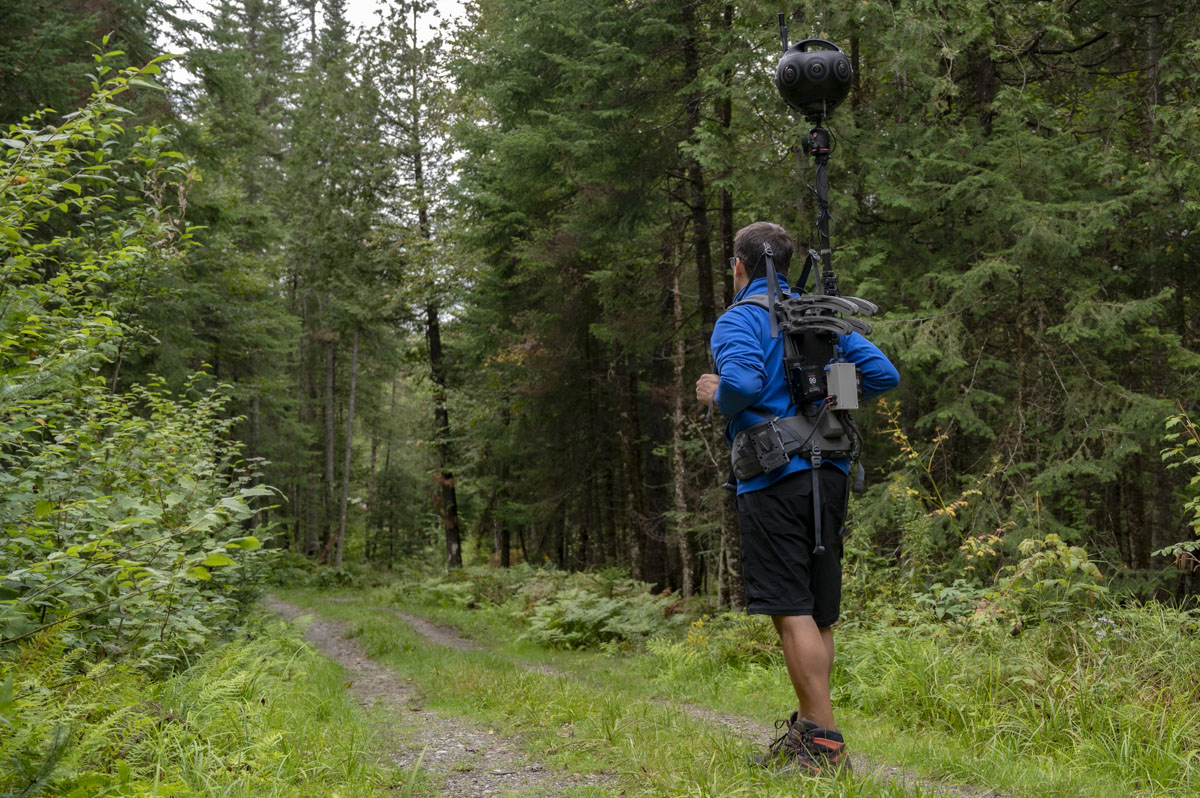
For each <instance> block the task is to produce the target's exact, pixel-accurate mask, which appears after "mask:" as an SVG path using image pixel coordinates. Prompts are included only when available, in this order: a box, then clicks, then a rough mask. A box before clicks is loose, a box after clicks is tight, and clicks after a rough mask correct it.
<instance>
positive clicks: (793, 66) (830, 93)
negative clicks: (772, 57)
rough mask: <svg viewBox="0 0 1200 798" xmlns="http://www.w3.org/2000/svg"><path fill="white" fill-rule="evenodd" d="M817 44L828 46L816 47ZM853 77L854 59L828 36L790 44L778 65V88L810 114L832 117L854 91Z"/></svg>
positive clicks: (791, 102)
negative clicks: (852, 63) (847, 56)
mask: <svg viewBox="0 0 1200 798" xmlns="http://www.w3.org/2000/svg"><path fill="white" fill-rule="evenodd" d="M780 16H782V14H781V15H780ZM784 30H786V29H784ZM783 35H784V36H786V35H787V34H786V33H784V34H783ZM815 45H821V46H823V47H824V48H825V49H822V50H815V49H812V48H813V47H814V46H815ZM785 47H786V44H785ZM853 77H854V71H853V70H852V69H851V68H850V59H848V58H846V54H845V53H843V52H842V50H841V48H840V47H838V46H837V45H836V44H834V43H833V42H831V41H827V40H825V39H805V40H804V41H800V42H796V43H795V44H793V45H792V46H791V47H787V49H785V50H784V53H783V57H782V58H780V59H779V64H778V66H776V67H775V87H776V88H778V89H779V94H780V95H781V96H782V97H783V101H784V102H786V103H787V104H788V105H789V106H791V107H792V108H794V109H795V110H797V111H799V112H801V113H802V114H804V115H805V116H806V117H814V116H815V117H825V116H828V115H829V114H830V112H832V111H833V109H834V108H836V107H837V106H838V104H839V103H841V101H842V100H844V99H846V95H848V94H849V93H850V83H851V80H852V79H853Z"/></svg>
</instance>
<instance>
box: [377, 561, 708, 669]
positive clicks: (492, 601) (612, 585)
mask: <svg viewBox="0 0 1200 798" xmlns="http://www.w3.org/2000/svg"><path fill="white" fill-rule="evenodd" d="M649 589H650V585H649V584H647V583H646V582H641V581H638V580H636V579H630V578H629V576H628V575H627V573H626V572H625V571H623V570H621V569H618V568H607V569H604V570H602V571H581V572H575V573H570V572H567V571H559V570H555V569H553V568H533V567H531V566H529V565H526V564H521V565H517V566H514V567H512V568H502V569H497V568H488V567H472V568H467V569H464V570H460V571H454V572H452V573H450V574H448V575H445V576H435V577H431V578H427V579H425V580H423V581H420V582H418V583H417V585H416V594H417V595H418V596H419V597H421V598H422V599H423V600H425V601H427V602H429V603H431V604H434V605H440V606H444V607H457V608H461V609H470V610H477V611H481V612H484V613H499V614H502V615H507V616H511V617H513V618H516V619H518V620H519V621H520V622H521V623H522V626H523V633H522V634H523V636H524V637H525V638H526V639H528V640H532V641H534V642H537V643H541V644H544V645H549V646H554V647H557V648H568V649H570V648H601V649H604V650H607V651H616V650H621V649H630V648H632V647H636V646H639V645H641V644H644V643H645V642H646V641H648V640H650V639H652V638H654V637H657V636H661V635H665V634H670V633H672V632H673V631H675V630H677V629H679V628H680V627H681V626H682V625H683V624H684V620H685V617H684V615H682V614H681V612H682V611H683V610H684V606H683V603H682V602H681V601H680V600H679V599H678V597H676V596H673V595H672V594H670V593H661V594H653V593H650V592H649ZM412 592H413V586H412V585H409V584H396V585H392V586H388V587H384V588H381V589H379V590H377V591H375V592H374V593H372V596H373V597H374V598H375V599H377V600H380V601H383V602H385V603H401V604H403V603H406V602H407V601H408V600H410V598H411V595H412Z"/></svg>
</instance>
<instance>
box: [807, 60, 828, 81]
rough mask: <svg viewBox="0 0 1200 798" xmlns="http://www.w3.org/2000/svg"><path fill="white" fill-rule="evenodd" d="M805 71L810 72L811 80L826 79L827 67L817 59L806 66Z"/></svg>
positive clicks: (809, 77)
mask: <svg viewBox="0 0 1200 798" xmlns="http://www.w3.org/2000/svg"><path fill="white" fill-rule="evenodd" d="M805 71H806V72H808V79H809V80H812V81H821V80H824V79H825V65H824V64H823V63H821V62H820V61H817V60H816V59H813V60H812V61H809V62H808V64H807V65H806V66H805Z"/></svg>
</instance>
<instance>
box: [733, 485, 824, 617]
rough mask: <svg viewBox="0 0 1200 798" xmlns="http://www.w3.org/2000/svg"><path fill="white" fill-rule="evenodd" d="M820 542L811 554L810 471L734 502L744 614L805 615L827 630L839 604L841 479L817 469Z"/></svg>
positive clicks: (813, 542) (741, 497) (744, 494)
mask: <svg viewBox="0 0 1200 798" xmlns="http://www.w3.org/2000/svg"><path fill="white" fill-rule="evenodd" d="M818 478H819V479H820V480H821V491H820V492H821V508H822V512H821V542H822V543H823V544H824V546H825V553H824V554H820V555H816V554H813V548H814V546H815V544H816V540H815V532H814V528H813V500H812V472H811V471H809V470H804V471H798V472H796V473H794V474H789V475H787V476H786V477H784V478H783V479H781V480H779V481H778V482H776V483H775V484H773V485H770V486H768V487H766V488H763V489H762V490H756V491H751V492H749V493H743V494H741V495H739V496H738V497H737V515H738V526H739V527H740V529H741V532H742V579H743V582H744V583H745V586H746V612H748V613H750V614H752V615H811V616H812V617H813V621H814V622H815V623H816V624H817V626H820V627H825V626H832V625H833V624H834V623H835V622H836V621H837V619H838V615H839V614H840V612H841V603H842V524H843V522H844V521H845V518H846V475H845V474H843V473H842V472H841V470H840V469H838V468H837V467H836V466H833V465H826V466H822V467H821V468H820V469H819V477H818Z"/></svg>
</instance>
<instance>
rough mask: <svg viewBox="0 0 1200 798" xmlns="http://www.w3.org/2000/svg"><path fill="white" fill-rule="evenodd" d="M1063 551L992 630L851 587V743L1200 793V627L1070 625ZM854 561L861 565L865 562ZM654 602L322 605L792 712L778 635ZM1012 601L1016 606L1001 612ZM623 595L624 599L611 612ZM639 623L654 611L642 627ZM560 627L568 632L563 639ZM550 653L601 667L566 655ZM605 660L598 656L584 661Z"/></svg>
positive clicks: (416, 599) (406, 588)
mask: <svg viewBox="0 0 1200 798" xmlns="http://www.w3.org/2000/svg"><path fill="white" fill-rule="evenodd" d="M1049 550H1050V551H1055V552H1058V551H1059V549H1057V548H1055V547H1053V546H1050V548H1049ZM1046 551H1047V549H1046V548H1045V547H1039V548H1037V549H1036V550H1031V551H1030V552H1029V553H1028V555H1027V557H1026V560H1029V561H1030V562H1024V563H1023V564H1022V565H1021V566H1019V567H1018V569H1017V570H1020V568H1024V569H1025V571H1026V573H1028V572H1029V571H1032V570H1036V569H1041V570H1040V574H1041V578H1040V581H1043V582H1045V581H1049V582H1051V583H1053V585H1052V586H1049V585H1043V586H1041V587H1038V586H1037V584H1036V583H1033V582H1029V583H1024V582H1022V581H1021V580H1017V579H1014V577H1013V576H1011V575H1010V576H1008V577H1006V578H1002V579H1001V580H1000V584H999V585H997V586H993V587H992V589H991V590H989V591H977V592H976V595H977V596H980V597H982V596H984V595H988V596H992V597H993V598H992V599H991V600H992V601H998V602H1001V603H1002V604H1003V605H1004V607H1005V610H1004V612H983V613H981V612H980V610H979V608H978V607H977V606H976V605H975V604H973V603H972V602H969V601H966V602H959V603H958V604H956V605H954V606H950V607H948V606H947V602H946V599H945V596H944V595H942V594H943V591H942V590H941V588H940V586H935V587H934V588H933V589H931V590H928V591H924V592H914V591H912V590H911V589H910V590H908V591H904V590H901V589H900V588H899V585H900V584H901V583H900V582H899V581H895V580H894V581H893V582H892V583H891V588H890V589H887V588H881V586H880V585H879V584H878V583H879V581H880V580H883V579H886V576H887V575H885V574H879V573H874V574H872V575H871V576H870V577H866V578H867V579H869V580H871V581H872V582H873V583H875V584H873V585H872V590H870V591H867V590H864V589H863V588H864V587H865V585H863V584H858V583H857V580H858V579H860V578H862V577H853V576H852V577H851V578H850V580H849V584H848V585H847V587H848V588H849V593H850V595H852V596H856V597H857V598H856V599H855V600H853V601H851V602H849V603H848V606H846V607H845V611H844V615H843V621H842V623H841V625H840V626H839V627H838V631H837V641H838V652H839V653H838V659H837V661H836V663H835V672H834V676H833V697H834V703H835V707H836V709H837V711H838V712H839V713H840V716H841V722H842V726H843V728H844V729H845V730H847V734H848V735H850V737H851V739H853V740H854V741H855V744H856V746H858V747H860V748H861V749H862V750H865V751H866V752H868V753H871V754H873V755H875V756H881V757H883V758H884V759H886V760H887V761H891V762H895V761H900V762H902V763H903V764H905V765H906V766H908V767H911V768H913V769H915V770H917V771H919V772H924V773H927V774H929V775H931V776H935V777H939V778H950V779H951V780H954V781H961V782H964V783H970V784H978V785H980V786H986V787H988V788H989V789H1002V788H1005V787H1007V788H1009V789H1013V790H1016V791H1017V793H1018V794H1021V795H1046V796H1052V795H1066V794H1088V795H1111V796H1114V798H1115V796H1132V795H1139V796H1140V795H1145V796H1150V795H1183V794H1190V793H1191V792H1193V791H1195V789H1196V788H1197V784H1198V783H1200V769H1198V768H1197V766H1196V762H1195V757H1194V751H1195V750H1196V748H1197V746H1198V745H1200V720H1198V719H1200V712H1197V708H1198V706H1200V688H1198V687H1197V685H1198V684H1200V616H1198V615H1197V613H1196V612H1195V611H1194V610H1186V609H1180V608H1175V607H1170V606H1167V605H1163V604H1159V603H1156V602H1150V603H1136V602H1133V603H1131V602H1125V603H1122V602H1118V601H1116V600H1114V599H1113V598H1112V597H1111V596H1109V595H1106V594H1104V593H1095V592H1089V593H1087V594H1086V595H1088V596H1090V598H1078V599H1076V600H1075V603H1074V604H1073V605H1072V609H1071V611H1070V613H1069V614H1067V613H1065V611H1064V609H1063V605H1064V602H1067V601H1070V600H1071V599H1070V597H1072V596H1073V595H1074V594H1073V593H1072V592H1071V590H1070V588H1069V585H1070V580H1068V579H1066V578H1065V577H1063V578H1060V577H1061V576H1062V574H1066V573H1069V572H1070V571H1071V569H1072V568H1073V567H1074V568H1076V569H1077V566H1073V564H1072V561H1071V560H1070V559H1069V558H1063V557H1061V556H1060V557H1058V558H1057V560H1056V562H1057V564H1056V565H1055V566H1054V568H1055V569H1056V573H1051V572H1050V571H1049V570H1047V569H1046V567H1045V566H1043V565H1042V564H1041V561H1042V559H1043V555H1045V552H1046ZM849 556H850V560H851V562H850V564H851V565H853V564H854V562H855V561H856V560H857V559H859V558H861V557H862V556H863V555H862V554H861V553H858V554H855V553H851V554H850V555H849ZM851 573H855V571H854V569H851ZM893 576H895V575H893ZM1084 576H1085V578H1089V579H1090V577H1088V576H1087V575H1086V574H1085V575H1084ZM1014 582H1015V583H1016V586H1015V587H1014ZM1060 582H1066V584H1067V587H1064V586H1063V585H1062V584H1060ZM1022 585H1023V587H1022ZM644 587H645V586H644V585H642V586H640V588H641V589H644ZM638 591H639V586H638V585H636V584H635V583H633V582H632V581H631V580H628V579H627V578H624V577H622V576H620V575H619V574H615V573H611V572H609V573H576V574H567V573H564V572H560V571H556V570H554V569H545V570H543V569H533V568H529V567H514V568H511V569H507V570H502V571H501V570H496V569H489V568H484V567H478V568H468V569H466V570H465V571H462V572H458V573H454V574H451V575H450V576H437V577H432V578H426V579H423V580H415V579H412V578H410V579H409V580H407V581H402V582H400V583H397V584H395V585H385V586H382V587H375V588H360V589H357V590H353V591H352V592H351V593H348V594H343V595H348V596H354V597H356V598H360V599H361V602H355V603H354V604H352V605H346V606H348V607H352V608H353V607H358V608H361V609H347V608H346V607H344V606H343V605H337V608H336V609H335V608H334V605H327V604H322V603H321V602H320V598H319V595H317V594H311V593H310V594H306V596H307V597H308V598H307V600H308V601H309V602H310V603H311V604H312V606H314V607H317V608H319V609H321V611H322V612H323V613H332V614H333V615H334V616H336V617H346V618H352V619H356V621H357V622H358V623H359V625H360V628H364V627H363V624H364V623H366V624H367V625H368V626H372V628H373V625H374V624H377V623H383V624H385V625H386V624H387V623H389V622H385V621H383V620H371V621H370V622H369V623H368V622H367V621H366V620H364V619H366V618H368V617H371V618H374V616H370V612H371V610H370V609H369V608H370V607H373V606H394V607H399V608H404V609H406V610H408V611H415V612H418V613H421V614H425V615H428V616H430V617H433V618H435V619H437V620H440V621H442V622H445V623H450V624H454V625H456V626H458V627H460V628H463V629H464V630H466V631H467V632H468V633H469V634H471V635H473V636H478V637H480V638H481V639H483V640H485V641H489V642H490V643H491V644H492V645H496V646H498V647H501V648H503V649H504V650H506V651H507V652H508V653H509V654H510V655H511V656H513V657H514V658H515V659H517V660H518V661H526V662H529V661H532V662H539V663H552V664H553V665H554V666H555V667H565V668H567V669H568V670H572V671H573V672H576V673H578V674H579V675H581V676H584V677H586V678H589V679H591V680H592V684H593V685H594V686H595V687H596V688H597V689H601V690H603V689H605V688H610V689H614V690H619V689H632V690H634V691H635V692H640V693H642V694H650V695H658V696H661V697H662V698H663V699H665V700H666V701H668V702H670V701H684V700H686V701H693V702H696V703H699V704H701V705H704V706H708V707H711V708H713V709H717V710H724V711H732V712H738V713H744V714H746V715H749V716H751V717H757V718H758V719H760V720H767V719H769V718H773V717H776V716H781V715H783V714H786V712H787V711H788V709H789V708H790V707H791V706H792V705H793V702H794V696H793V695H792V693H791V687H790V684H789V682H788V680H787V675H786V671H785V669H784V666H783V661H782V657H781V655H780V653H779V647H778V642H777V639H776V636H775V632H774V629H773V628H772V627H771V624H770V623H769V622H768V621H767V619H765V618H761V617H748V616H745V615H742V614H739V613H720V612H716V611H714V610H713V609H712V608H711V607H708V608H706V607H705V606H704V605H703V604H701V603H699V602H690V603H683V602H680V601H679V600H678V599H677V598H673V597H670V596H661V595H660V596H657V597H656V596H652V595H650V594H648V593H644V592H642V593H641V598H640V599H639V598H637V596H638ZM1005 591H1007V592H1008V593H1009V595H1010V596H1014V597H1013V598H1011V599H1010V598H1007V597H1005V598H1000V597H999V596H998V595H997V594H1003V593H1005ZM581 594H583V595H586V596H588V598H587V599H583V600H581ZM868 594H869V596H870V597H869V598H866V597H865V596H867V595H868ZM606 596H620V597H623V601H619V602H616V603H615V604H610V603H603V604H602V603H601V599H603V598H604V597H606ZM985 601H986V599H985ZM598 606H603V607H605V608H606V609H608V610H609V611H608V612H599V611H596V609H595V608H596V607H598ZM620 606H635V607H638V608H640V609H641V612H639V613H637V614H634V615H632V616H629V615H626V614H624V613H622V612H621V611H619V610H618V609H617V607H620ZM987 606H991V605H987ZM649 608H655V610H656V611H655V612H653V613H651V612H649V611H648V609H649ZM547 618H555V619H561V625H560V626H559V627H549V628H548V627H547V624H546V620H545V619H547ZM389 628H390V627H389ZM563 630H569V631H570V632H571V633H572V634H571V635H570V637H569V639H564V634H563ZM585 630H586V631H585ZM372 634H373V635H376V636H377V637H373V638H372V640H377V642H375V643H373V645H375V646H376V647H377V649H378V650H379V651H381V652H393V651H394V649H393V648H392V647H391V646H390V645H388V644H386V643H385V642H384V640H385V639H386V635H384V636H383V637H378V635H380V634H382V633H381V632H373V633H372ZM615 640H620V641H621V642H620V643H619V644H616V643H614V641H615ZM545 646H549V647H550V649H549V650H553V649H555V648H557V649H562V648H570V649H574V650H575V651H576V652H581V653H577V654H575V655H573V656H574V657H575V658H574V659H572V658H569V657H567V655H565V654H564V655H561V656H558V655H554V656H552V655H550V654H549V653H548V652H549V650H548V649H546V648H544V647H545ZM589 649H590V650H591V651H594V652H596V653H595V654H593V655H590V656H589V655H587V654H585V653H582V652H586V651H587V650H589ZM395 657H396V658H395V660H394V661H395V662H396V663H397V667H400V668H402V669H403V668H411V667H412V659H411V657H412V652H411V650H409V649H407V648H406V649H405V653H404V654H403V655H401V653H400V652H395ZM618 685H620V687H617V686H618ZM614 722H616V723H617V724H618V726H619V721H614ZM898 736H903V738H904V740H905V742H903V743H900V742H898V739H897V737H898ZM730 789H732V788H730ZM714 794H725V793H720V792H718V793H714ZM730 794H735V793H730ZM851 794H855V793H851ZM864 794H866V793H864Z"/></svg>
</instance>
